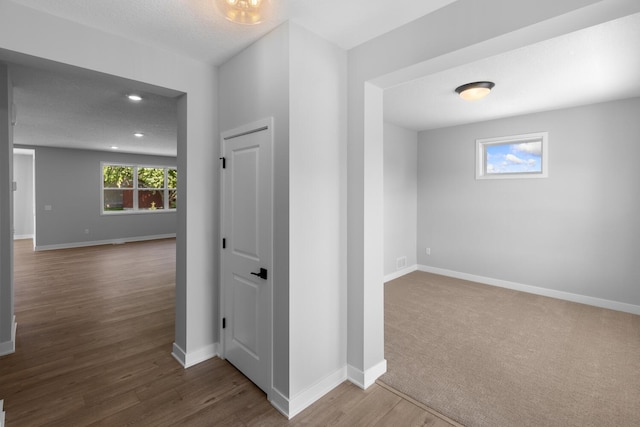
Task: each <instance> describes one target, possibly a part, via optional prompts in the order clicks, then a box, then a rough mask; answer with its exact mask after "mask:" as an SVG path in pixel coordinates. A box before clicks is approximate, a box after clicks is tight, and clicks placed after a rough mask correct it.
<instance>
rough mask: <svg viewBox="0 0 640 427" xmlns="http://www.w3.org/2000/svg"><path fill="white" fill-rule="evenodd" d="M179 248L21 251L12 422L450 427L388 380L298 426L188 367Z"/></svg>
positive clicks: (230, 375)
mask: <svg viewBox="0 0 640 427" xmlns="http://www.w3.org/2000/svg"><path fill="white" fill-rule="evenodd" d="M174 276H175V240H172V239H168V240H159V241H153V242H140V243H128V244H126V245H114V246H99V247H89V248H79V249H65V250H57V251H47V252H33V251H32V243H31V240H19V241H16V243H15V314H16V319H17V322H18V333H17V339H16V352H15V353H14V354H11V355H7V356H3V357H0V399H4V411H5V412H6V426H7V427H19V426H39V425H53V426H84V425H105V426H123V425H142V426H169V425H171V426H175V425H187V426H214V425H215V426H287V425H292V426H299V425H305V426H325V425H332V426H426V425H429V426H439V427H445V426H449V425H450V424H449V423H447V422H445V421H444V420H442V419H440V418H438V417H436V416H434V415H432V414H431V413H429V412H428V411H426V410H424V409H421V408H420V407H419V406H417V405H415V404H413V403H411V402H410V401H409V400H406V399H404V398H402V397H401V396H399V395H397V394H395V393H393V392H392V391H389V390H387V389H386V388H384V387H381V386H380V385H378V384H375V385H373V386H371V387H370V388H369V389H367V390H366V391H363V390H361V389H359V388H358V387H356V386H354V385H352V384H350V383H348V382H345V383H343V384H342V385H340V386H339V387H337V388H336V389H334V390H333V391H332V392H330V393H329V394H327V395H326V396H324V397H323V398H322V399H321V400H320V401H318V402H316V403H315V404H314V405H312V406H311V407H309V408H307V409H306V410H305V411H304V412H302V413H301V414H299V415H298V416H297V417H295V418H294V419H293V420H292V421H288V420H286V418H285V417H283V416H282V415H281V414H280V413H278V412H277V411H276V410H275V409H274V408H273V407H272V406H271V404H269V402H268V401H267V400H266V396H265V395H264V393H263V392H262V391H261V390H260V389H258V388H257V387H256V386H255V385H253V383H251V382H250V381H249V380H248V379H246V378H245V377H244V376H243V375H242V374H240V373H239V372H238V371H237V370H236V369H235V368H234V367H233V366H232V365H230V364H229V363H227V362H226V361H224V360H221V359H219V358H213V359H211V360H208V361H206V362H203V363H201V364H198V365H196V366H194V367H191V368H189V369H186V370H185V369H183V368H182V367H181V366H180V365H179V364H178V363H177V362H176V361H175V359H173V357H172V356H171V349H172V343H173V339H174V299H175V284H174Z"/></svg>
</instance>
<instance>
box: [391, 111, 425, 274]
mask: <svg viewBox="0 0 640 427" xmlns="http://www.w3.org/2000/svg"><path fill="white" fill-rule="evenodd" d="M417 212H418V132H416V131H413V130H408V129H404V128H402V127H400V126H397V125H394V124H392V123H388V122H385V123H384V275H385V277H389V276H390V275H391V276H392V275H393V274H394V273H402V271H407V269H410V268H415V266H416V264H417V259H416V247H417V236H418V230H417V227H418V216H417ZM402 259H404V263H402Z"/></svg>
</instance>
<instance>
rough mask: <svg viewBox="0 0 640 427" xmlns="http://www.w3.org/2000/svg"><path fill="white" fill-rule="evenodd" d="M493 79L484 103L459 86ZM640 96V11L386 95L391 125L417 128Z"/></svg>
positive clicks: (388, 118) (400, 88)
mask: <svg viewBox="0 0 640 427" xmlns="http://www.w3.org/2000/svg"><path fill="white" fill-rule="evenodd" d="M479 80H489V81H492V82H495V84H496V86H495V88H494V89H493V90H492V92H491V93H490V94H489V95H488V96H487V97H486V98H484V99H481V100H479V101H472V102H469V101H464V100H462V99H461V98H460V97H458V95H457V94H456V93H455V88H456V87H458V86H460V85H462V84H465V83H470V82H474V81H479ZM635 96H640V14H635V15H630V16H627V17H624V18H621V19H618V20H615V21H611V22H607V23H604V24H601V25H598V26H595V27H591V28H587V29H584V30H581V31H577V32H574V33H570V34H567V35H565V36H562V37H558V38H555V39H550V40H546V41H544V42H541V43H537V44H534V45H530V46H527V47H524V48H521V49H518V50H515V51H511V52H508V53H505V54H502V55H498V56H494V57H491V58H485V59H482V60H480V61H477V62H473V63H470V64H466V65H463V66H460V67H457V68H453V69H449V70H446V71H444V72H440V73H437V74H433V75H429V76H426V77H424V78H422V79H419V80H415V81H412V82H409V83H406V84H403V85H400V86H396V87H394V88H391V89H388V90H386V91H385V94H384V97H385V98H384V114H385V120H386V121H388V122H391V123H395V124H397V125H399V126H402V127H405V128H407V129H412V130H416V131H421V130H427V129H437V128H441V127H447V126H454V125H459V124H464V123H472V122H479V121H484V120H490V119H495V118H500V117H508V116H516V115H521V114H526V113H532V112H538V111H546V110H554V109H559V108H566V107H572V106H578V105H586V104H593V103H597V102H604V101H610V100H614V99H623V98H631V97H635Z"/></svg>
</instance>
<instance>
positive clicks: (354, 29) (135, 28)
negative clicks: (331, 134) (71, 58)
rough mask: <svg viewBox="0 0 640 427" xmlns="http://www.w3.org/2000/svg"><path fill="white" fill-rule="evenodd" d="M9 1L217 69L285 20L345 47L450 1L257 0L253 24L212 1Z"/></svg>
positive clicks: (356, 43)
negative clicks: (262, 7) (262, 12)
mask: <svg viewBox="0 0 640 427" xmlns="http://www.w3.org/2000/svg"><path fill="white" fill-rule="evenodd" d="M12 1H13V2H14V3H19V4H22V5H25V6H28V7H30V8H33V9H37V10H40V11H42V12H46V13H49V14H51V15H55V16H58V17H61V18H65V19H69V20H71V21H75V22H80V23H82V24H84V25H87V26H89V27H94V28H98V29H101V30H103V31H106V32H109V33H115V34H120V35H122V36H124V37H127V38H130V39H133V40H138V41H141V42H143V43H147V44H151V45H155V46H159V47H162V48H164V49H170V50H173V51H176V52H180V53H181V54H184V55H187V56H191V57H193V58H196V59H198V60H201V61H205V62H209V63H212V64H216V65H220V64H222V63H224V62H225V61H226V60H227V59H229V57H231V56H233V55H235V54H236V53H237V52H239V51H240V50H241V49H243V48H245V47H247V46H248V45H250V44H251V43H253V42H255V41H256V40H257V39H259V38H260V37H262V36H263V35H264V34H266V33H268V32H269V31H271V30H272V29H274V28H275V27H276V26H278V25H280V24H281V23H283V22H285V21H287V20H292V21H294V22H296V23H298V24H299V25H302V26H303V27H307V28H308V29H310V30H312V31H313V32H315V33H317V34H319V35H320V36H322V37H324V38H326V39H328V40H330V41H332V42H333V43H335V44H337V45H338V46H341V47H343V48H345V49H350V48H352V47H354V46H356V45H358V44H361V43H363V42H365V41H367V40H369V39H371V38H373V37H376V36H379V35H381V34H383V33H386V32H388V31H390V30H392V29H394V28H397V27H399V26H402V25H404V24H406V23H408V22H410V21H413V20H414V19H416V18H418V17H421V16H424V15H426V14H428V13H430V12H433V11H434V10H436V9H439V8H441V7H443V6H445V5H447V4H449V3H453V2H454V1H455V0H419V1H416V0H393V1H381V0H374V1H371V0H348V1H345V0H263V1H265V2H267V3H269V10H270V13H269V14H268V15H267V19H265V21H264V22H263V23H262V24H260V25H256V26H246V25H237V24H233V23H231V22H229V21H227V20H226V19H225V18H224V17H223V16H222V15H221V14H220V13H218V10H217V8H216V5H215V3H216V1H218V0H180V1H178V0H133V1H132V0H55V1H51V0H12Z"/></svg>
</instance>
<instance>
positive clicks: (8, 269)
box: [0, 62, 15, 356]
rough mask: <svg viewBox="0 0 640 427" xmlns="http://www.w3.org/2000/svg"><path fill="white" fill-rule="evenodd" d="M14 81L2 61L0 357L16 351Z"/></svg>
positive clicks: (0, 64)
mask: <svg viewBox="0 0 640 427" xmlns="http://www.w3.org/2000/svg"><path fill="white" fill-rule="evenodd" d="M12 110H13V83H12V81H11V75H10V72H9V67H8V66H7V65H5V64H3V63H2V62H0V200H2V203H1V204H0V356H1V355H4V354H7V353H12V352H13V351H14V350H15V341H14V339H15V337H14V331H15V328H14V316H13V313H14V310H13V194H12V193H13V191H12V182H13V125H12V123H11V122H12Z"/></svg>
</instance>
